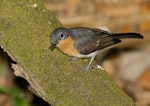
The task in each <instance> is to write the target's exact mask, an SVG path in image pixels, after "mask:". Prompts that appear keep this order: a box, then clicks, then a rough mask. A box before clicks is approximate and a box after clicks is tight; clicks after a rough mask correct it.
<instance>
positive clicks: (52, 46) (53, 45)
mask: <svg viewBox="0 0 150 106" xmlns="http://www.w3.org/2000/svg"><path fill="white" fill-rule="evenodd" d="M55 48H56V44H54V43H51V46H50V49H51V50H52V51H53V50H54V49H55Z"/></svg>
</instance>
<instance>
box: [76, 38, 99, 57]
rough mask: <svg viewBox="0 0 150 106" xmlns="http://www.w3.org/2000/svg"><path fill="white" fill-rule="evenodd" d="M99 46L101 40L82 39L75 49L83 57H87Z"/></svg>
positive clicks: (77, 42) (78, 41)
mask: <svg viewBox="0 0 150 106" xmlns="http://www.w3.org/2000/svg"><path fill="white" fill-rule="evenodd" d="M98 46H99V40H98V39H97V40H95V39H89V38H82V39H78V40H77V41H76V42H75V48H76V49H77V50H78V51H79V53H81V54H83V55H87V54H89V53H91V52H93V51H95V50H96V49H97V47H98Z"/></svg>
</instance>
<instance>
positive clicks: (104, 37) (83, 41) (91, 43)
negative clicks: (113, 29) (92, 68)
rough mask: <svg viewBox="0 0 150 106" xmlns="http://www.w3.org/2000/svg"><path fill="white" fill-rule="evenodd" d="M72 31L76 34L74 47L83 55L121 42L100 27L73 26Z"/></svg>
mask: <svg viewBox="0 0 150 106" xmlns="http://www.w3.org/2000/svg"><path fill="white" fill-rule="evenodd" d="M76 31H77V32H78V33H76ZM73 32H74V35H76V36H74V39H75V40H76V42H75V47H76V49H77V50H78V51H79V52H80V53H81V54H84V55H86V54H89V53H91V52H93V51H98V50H101V49H104V48H106V47H108V46H111V45H114V44H116V43H119V42H121V40H119V39H114V38H113V37H112V34H111V33H109V32H107V31H104V30H101V29H96V28H75V29H73Z"/></svg>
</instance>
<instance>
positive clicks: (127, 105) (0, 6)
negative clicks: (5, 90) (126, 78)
mask: <svg viewBox="0 0 150 106" xmlns="http://www.w3.org/2000/svg"><path fill="white" fill-rule="evenodd" d="M59 26H61V24H60V22H58V21H57V19H55V18H54V17H53V16H52V14H51V13H50V12H49V11H48V10H47V9H46V8H45V7H44V6H43V4H42V3H41V2H40V1H38V0H0V45H1V47H2V48H3V49H4V51H5V52H7V53H8V55H9V56H10V57H11V58H12V60H14V61H15V62H16V64H12V68H13V69H14V73H15V75H17V76H21V77H23V78H25V79H26V80H27V81H28V82H29V85H30V86H29V89H30V90H31V91H32V92H34V93H35V94H36V95H38V96H40V97H41V98H43V99H44V100H45V101H47V102H48V103H49V104H51V105H54V106H73V105H74V106H132V105H134V102H133V101H132V100H131V99H130V98H129V97H128V96H127V95H126V94H125V93H124V92H123V91H122V90H121V89H120V88H119V87H118V86H117V85H116V84H115V83H114V81H113V80H112V79H111V78H109V76H108V75H107V74H106V72H105V71H104V70H100V69H97V68H94V69H93V70H91V71H88V72H83V71H82V68H83V67H84V66H86V65H87V64H88V62H85V61H83V60H77V61H75V62H69V61H68V60H69V57H68V56H65V55H63V54H62V53H60V52H59V51H58V50H55V51H53V52H51V51H50V50H49V46H50V43H49V35H50V33H51V31H52V30H54V29H55V28H56V27H59Z"/></svg>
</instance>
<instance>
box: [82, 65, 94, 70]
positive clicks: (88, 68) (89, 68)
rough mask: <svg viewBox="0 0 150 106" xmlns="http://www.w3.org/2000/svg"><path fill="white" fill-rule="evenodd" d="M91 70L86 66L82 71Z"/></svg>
mask: <svg viewBox="0 0 150 106" xmlns="http://www.w3.org/2000/svg"><path fill="white" fill-rule="evenodd" d="M91 69H92V67H90V66H87V67H85V68H83V71H89V70H91Z"/></svg>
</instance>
